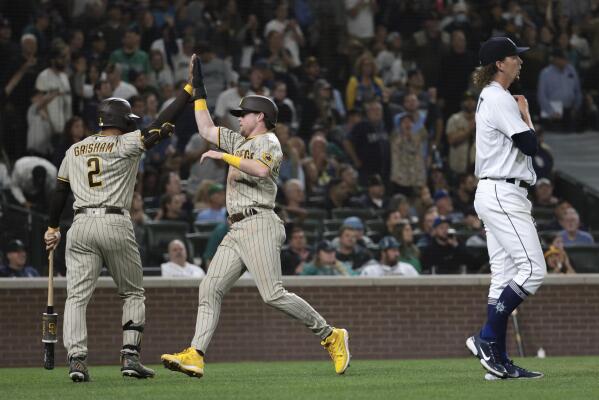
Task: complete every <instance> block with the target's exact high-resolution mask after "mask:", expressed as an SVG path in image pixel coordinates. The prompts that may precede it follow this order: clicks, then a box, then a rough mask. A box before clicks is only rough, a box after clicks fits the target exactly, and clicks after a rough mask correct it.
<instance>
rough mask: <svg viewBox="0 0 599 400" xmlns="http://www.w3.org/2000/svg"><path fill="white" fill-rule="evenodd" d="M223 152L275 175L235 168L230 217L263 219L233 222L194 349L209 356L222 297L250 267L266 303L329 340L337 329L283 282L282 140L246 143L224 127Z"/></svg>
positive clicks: (216, 262)
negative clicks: (278, 198) (279, 195)
mask: <svg viewBox="0 0 599 400" xmlns="http://www.w3.org/2000/svg"><path fill="white" fill-rule="evenodd" d="M218 147H219V148H220V149H222V150H224V151H226V152H227V153H230V154H234V155H236V156H238V157H241V158H245V159H255V160H259V161H260V162H262V163H264V164H265V165H266V166H268V167H269V168H270V175H269V176H268V177H265V178H259V177H254V176H251V175H248V174H246V173H244V172H242V171H240V170H239V169H237V168H233V167H231V168H229V174H228V177H227V210H228V212H229V215H233V214H237V213H244V212H245V213H246V215H247V211H248V210H250V209H254V210H256V211H257V214H255V215H250V216H248V217H246V218H244V219H243V220H241V221H239V222H236V223H233V225H232V226H231V229H230V230H229V233H227V235H226V236H225V238H224V239H223V241H222V242H221V244H220V246H219V247H218V249H217V251H216V254H215V255H214V258H213V259H212V262H211V263H210V268H209V269H208V274H207V275H206V278H204V279H203V280H202V282H201V284H200V289H199V305H198V316H197V322H196V331H195V335H194V338H193V341H192V346H193V347H195V348H196V349H198V350H200V351H202V352H205V351H206V349H207V348H208V345H209V343H210V339H211V338H212V335H213V334H214V330H215V329H216V325H217V323H218V318H219V314H220V308H221V301H222V298H223V296H224V294H225V293H226V292H227V291H228V290H229V289H230V288H231V287H232V286H233V284H234V283H235V282H236V281H237V279H239V277H240V276H241V274H242V273H243V272H244V269H246V268H247V270H248V271H249V272H250V273H251V274H252V277H253V278H254V280H255V282H256V286H257V287H258V290H259V292H260V295H261V297H262V299H263V300H264V302H265V303H266V304H268V305H270V306H272V307H274V308H276V309H278V310H281V311H283V312H284V313H286V314H287V315H289V316H290V317H292V318H295V319H298V320H300V321H302V322H303V323H304V324H305V325H306V326H307V327H308V328H309V329H310V330H312V332H314V334H316V335H317V336H319V337H320V338H321V339H324V338H326V337H327V336H328V335H329V334H330V333H331V332H332V327H330V326H329V325H328V324H327V323H326V321H325V320H324V318H323V317H322V316H321V315H320V314H318V313H317V312H316V311H315V310H314V309H313V308H312V307H311V306H310V305H309V304H308V303H307V302H306V301H305V300H303V299H302V298H300V297H299V296H297V295H295V294H293V293H290V292H288V291H286V290H285V289H284V288H283V284H282V281H281V258H280V251H281V246H282V245H283V243H284V241H285V230H284V227H283V222H282V221H281V219H280V218H279V217H278V216H277V215H276V214H275V213H274V211H273V209H274V205H275V197H276V194H277V185H276V181H277V177H278V175H279V168H280V165H281V161H282V158H283V153H282V151H281V145H280V143H279V140H278V139H277V137H276V136H275V134H274V133H272V132H267V133H264V134H261V135H258V136H255V137H253V138H249V139H246V138H244V137H243V136H242V135H240V134H239V133H238V132H234V131H232V130H230V129H227V128H223V127H220V128H219V133H218Z"/></svg>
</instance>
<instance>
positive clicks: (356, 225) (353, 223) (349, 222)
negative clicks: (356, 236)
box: [343, 217, 364, 230]
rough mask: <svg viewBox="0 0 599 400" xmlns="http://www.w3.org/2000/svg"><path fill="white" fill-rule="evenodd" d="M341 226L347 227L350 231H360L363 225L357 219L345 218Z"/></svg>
mask: <svg viewBox="0 0 599 400" xmlns="http://www.w3.org/2000/svg"><path fill="white" fill-rule="evenodd" d="M343 225H344V226H348V227H350V228H352V229H356V230H362V229H364V224H363V223H362V220H361V219H360V218H358V217H347V218H345V219H344V220H343Z"/></svg>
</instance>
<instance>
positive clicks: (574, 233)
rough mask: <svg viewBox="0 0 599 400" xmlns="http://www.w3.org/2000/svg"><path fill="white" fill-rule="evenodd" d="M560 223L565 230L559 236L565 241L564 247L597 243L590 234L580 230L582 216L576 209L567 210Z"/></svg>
mask: <svg viewBox="0 0 599 400" xmlns="http://www.w3.org/2000/svg"><path fill="white" fill-rule="evenodd" d="M559 222H560V225H561V226H562V228H563V230H562V231H561V232H560V233H559V235H560V236H561V238H562V240H563V241H564V247H569V246H577V245H590V244H594V243H595V240H594V239H593V236H592V235H591V234H590V233H588V232H585V231H581V230H580V216H579V215H578V212H577V211H576V210H575V209H574V208H569V209H567V210H566V212H565V213H564V214H563V215H562V217H561V219H560V221H559Z"/></svg>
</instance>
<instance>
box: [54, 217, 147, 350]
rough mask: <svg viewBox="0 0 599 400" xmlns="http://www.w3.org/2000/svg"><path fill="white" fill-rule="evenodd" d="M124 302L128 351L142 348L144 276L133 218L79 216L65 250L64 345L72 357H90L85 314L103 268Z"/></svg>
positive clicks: (125, 339) (123, 323) (75, 219)
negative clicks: (131, 348)
mask: <svg viewBox="0 0 599 400" xmlns="http://www.w3.org/2000/svg"><path fill="white" fill-rule="evenodd" d="M104 264H105V265H106V267H107V268H108V271H109V272H110V275H112V279H113V280H114V282H115V283H116V286H117V289H118V293H119V296H120V297H121V299H123V318H122V325H123V346H133V347H136V348H139V346H140V344H141V335H142V333H141V331H143V326H144V324H145V305H144V300H145V297H144V289H143V287H142V283H143V270H142V266H141V259H140V256H139V250H138V248H137V243H136V242H135V235H134V233H133V225H132V223H131V219H130V218H129V216H128V215H126V216H125V215H118V214H107V215H104V213H102V212H99V213H98V214H97V215H88V214H81V215H76V216H75V218H74V220H73V225H72V226H71V229H69V231H68V235H67V245H66V265H67V300H66V303H65V310H64V324H63V342H64V346H65V348H66V349H67V353H68V356H69V357H73V356H85V355H87V325H86V310H87V304H88V303H89V300H90V299H91V296H92V293H93V292H94V289H95V288H96V282H97V280H98V277H99V276H100V272H101V270H102V265H104Z"/></svg>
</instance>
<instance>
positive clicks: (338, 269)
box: [301, 240, 353, 276]
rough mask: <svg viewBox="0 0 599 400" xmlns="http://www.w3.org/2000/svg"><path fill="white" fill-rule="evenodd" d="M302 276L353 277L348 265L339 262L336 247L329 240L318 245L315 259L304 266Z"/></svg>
mask: <svg viewBox="0 0 599 400" xmlns="http://www.w3.org/2000/svg"><path fill="white" fill-rule="evenodd" d="M301 275H345V276H349V275H353V271H352V270H351V269H349V268H348V266H347V265H345V264H344V263H342V262H341V261H339V260H337V258H336V256H335V247H333V245H332V244H331V242H329V241H328V240H323V241H321V242H319V243H318V244H317V245H316V249H315V252H314V258H313V259H312V261H310V262H309V263H306V264H304V268H303V269H302V272H301Z"/></svg>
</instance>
